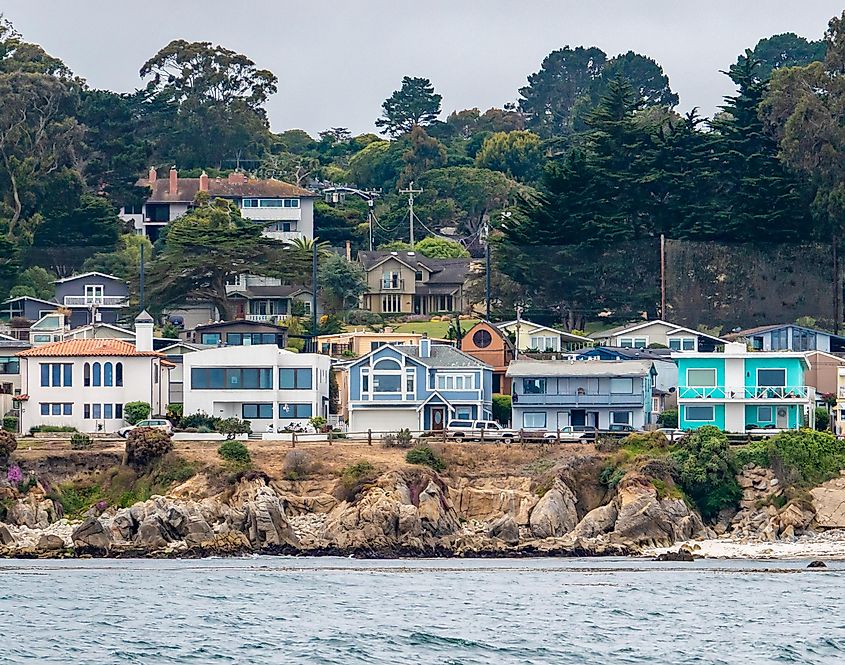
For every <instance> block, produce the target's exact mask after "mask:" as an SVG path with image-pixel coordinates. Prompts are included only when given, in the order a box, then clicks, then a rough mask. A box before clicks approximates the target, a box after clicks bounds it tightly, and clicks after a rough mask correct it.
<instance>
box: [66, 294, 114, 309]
mask: <svg viewBox="0 0 845 665" xmlns="http://www.w3.org/2000/svg"><path fill="white" fill-rule="evenodd" d="M126 302H127V298H126V296H65V297H64V300H63V304H64V306H65V307H123V306H124V305H125V304H126Z"/></svg>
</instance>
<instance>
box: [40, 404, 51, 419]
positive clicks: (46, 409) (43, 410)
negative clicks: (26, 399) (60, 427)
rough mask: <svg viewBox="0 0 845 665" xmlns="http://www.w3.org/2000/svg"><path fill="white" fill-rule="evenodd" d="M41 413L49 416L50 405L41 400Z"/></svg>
mask: <svg viewBox="0 0 845 665" xmlns="http://www.w3.org/2000/svg"><path fill="white" fill-rule="evenodd" d="M41 415H42V416H49V415H50V405H49V404H45V403H44V402H41Z"/></svg>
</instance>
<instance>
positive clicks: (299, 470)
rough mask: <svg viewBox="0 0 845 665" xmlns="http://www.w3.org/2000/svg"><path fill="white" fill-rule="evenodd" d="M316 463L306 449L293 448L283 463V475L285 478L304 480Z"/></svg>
mask: <svg viewBox="0 0 845 665" xmlns="http://www.w3.org/2000/svg"><path fill="white" fill-rule="evenodd" d="M313 468H314V464H313V463H312V461H311V457H310V456H309V455H308V453H306V452H305V451H304V450H291V451H289V452H288V454H287V455H285V461H284V462H283V463H282V475H283V476H284V477H285V480H303V479H305V478H307V477H308V476H309V475H311V471H312V469H313Z"/></svg>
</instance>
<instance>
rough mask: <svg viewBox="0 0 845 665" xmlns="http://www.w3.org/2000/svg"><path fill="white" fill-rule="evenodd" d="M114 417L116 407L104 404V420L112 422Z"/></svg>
mask: <svg viewBox="0 0 845 665" xmlns="http://www.w3.org/2000/svg"><path fill="white" fill-rule="evenodd" d="M113 417H114V406H113V405H112V404H103V418H105V419H106V420H111V419H112V418H113Z"/></svg>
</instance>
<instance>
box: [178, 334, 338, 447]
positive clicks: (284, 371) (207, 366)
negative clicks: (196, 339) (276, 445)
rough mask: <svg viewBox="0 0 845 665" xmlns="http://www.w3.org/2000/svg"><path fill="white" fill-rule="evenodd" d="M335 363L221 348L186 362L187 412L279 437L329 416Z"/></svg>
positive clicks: (266, 349) (274, 351)
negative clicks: (243, 422)
mask: <svg viewBox="0 0 845 665" xmlns="http://www.w3.org/2000/svg"><path fill="white" fill-rule="evenodd" d="M330 368H331V359H330V358H329V357H328V356H324V355H322V354H318V353H294V352H292V351H286V350H283V349H280V348H279V347H278V346H277V345H276V344H253V345H250V346H221V347H218V348H213V349H204V350H201V351H194V352H192V353H188V354H185V355H184V356H183V357H182V374H183V381H184V384H183V394H184V401H183V412H184V413H185V415H190V414H194V413H206V414H208V415H210V416H215V417H217V418H241V419H243V420H248V421H250V423H251V425H252V431H253V432H279V431H282V430H284V429H285V427H288V426H292V425H306V424H307V423H308V420H309V419H310V418H312V417H314V416H323V417H327V416H328V414H329V373H330Z"/></svg>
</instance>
